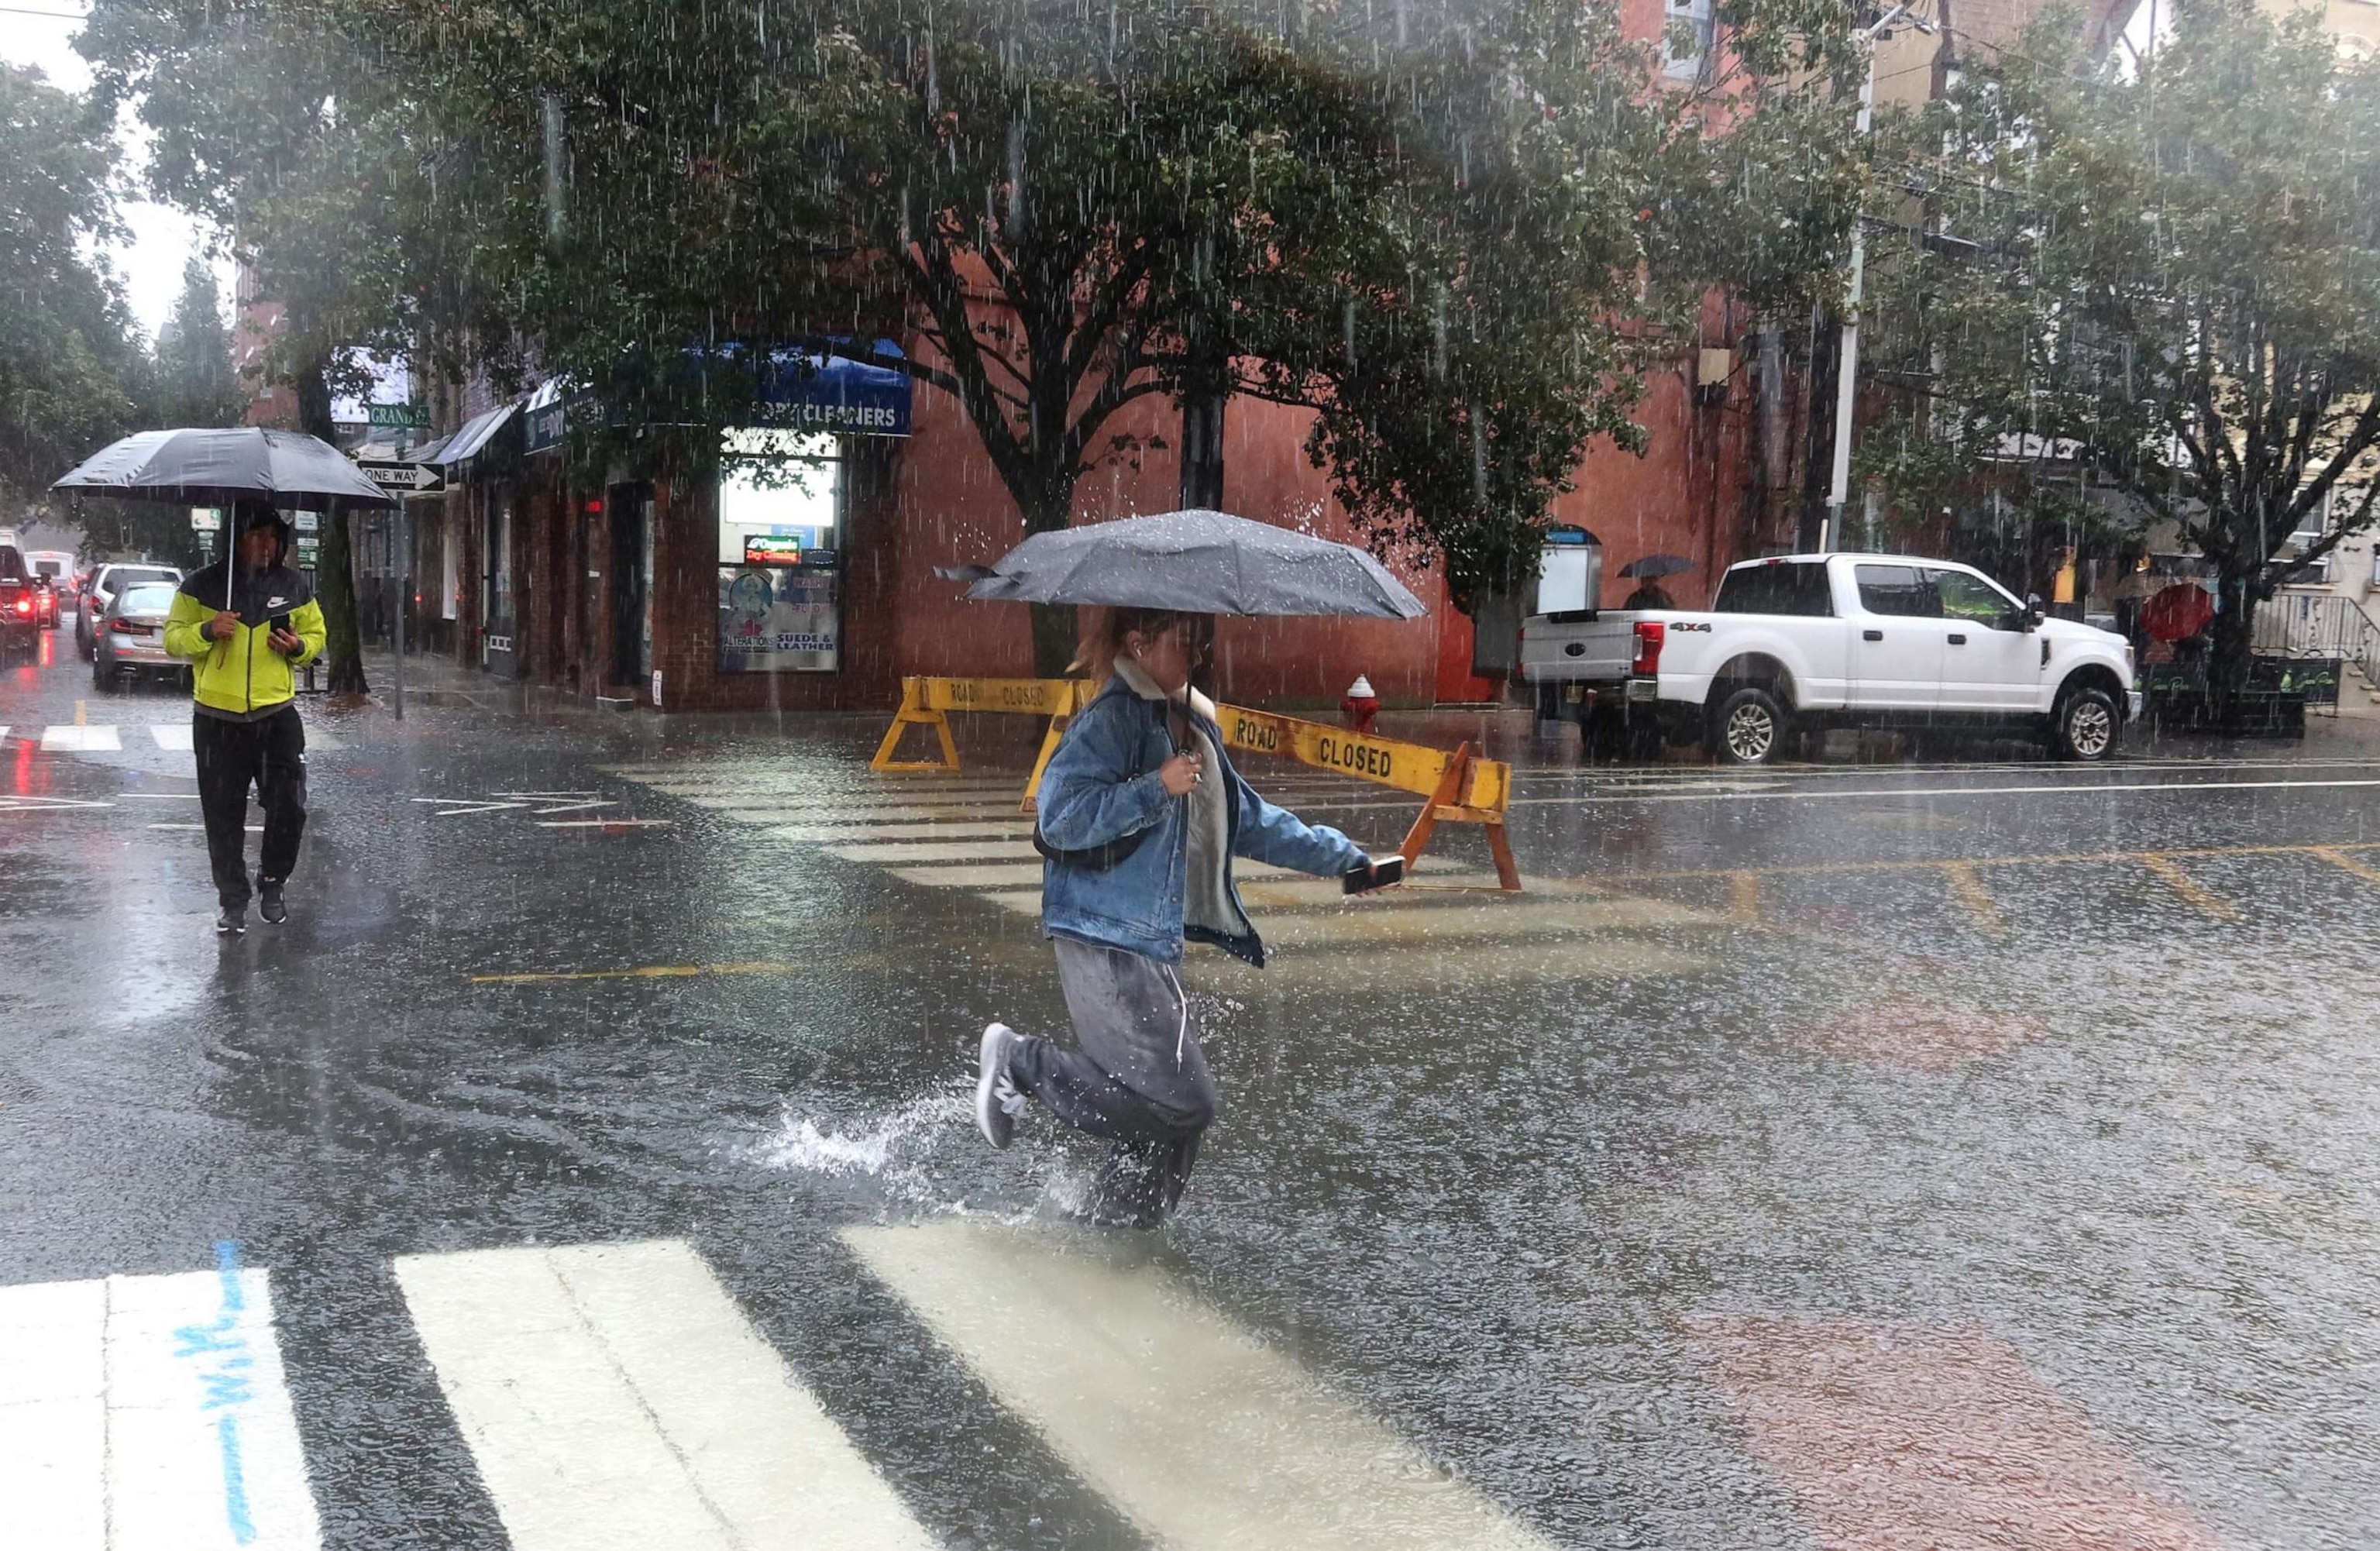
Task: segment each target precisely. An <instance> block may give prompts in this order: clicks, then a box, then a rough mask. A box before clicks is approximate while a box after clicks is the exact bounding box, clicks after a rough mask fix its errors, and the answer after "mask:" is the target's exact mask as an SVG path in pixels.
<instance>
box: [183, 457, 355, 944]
mask: <svg viewBox="0 0 2380 1551" xmlns="http://www.w3.org/2000/svg"><path fill="white" fill-rule="evenodd" d="M234 512H235V516H234V523H233V527H234V529H235V532H234V534H233V538H232V543H231V547H230V551H229V552H228V553H227V554H225V556H224V558H223V559H222V560H220V561H218V562H217V563H214V564H212V565H210V566H208V567H207V568H206V569H204V570H202V571H200V572H199V573H198V574H197V575H196V576H192V577H190V578H189V579H188V581H186V582H184V583H183V584H182V588H181V590H180V591H179V592H177V593H176V594H175V597H174V608H173V612H172V614H171V615H170V616H169V617H168V619H167V620H166V624H165V637H164V640H165V650H166V651H167V652H168V653H169V654H171V655H173V656H175V657H178V658H181V659H182V660H185V661H187V662H188V663H189V664H190V665H191V667H190V673H191V697H192V701H193V704H192V713H193V714H192V716H191V719H190V746H191V748H192V749H193V750H194V751H195V753H196V754H197V756H198V770H199V807H200V815H201V817H202V818H204V819H205V821H206V830H207V860H208V861H209V863H211V864H212V867H213V871H214V878H215V900H216V903H218V904H219V905H220V906H221V907H222V910H221V914H219V915H217V916H216V917H215V930H216V932H217V933H219V934H221V935H223V936H226V937H231V936H237V935H238V934H240V933H242V932H245V931H247V930H248V902H249V879H248V863H247V856H246V835H247V820H248V792H249V786H250V785H253V786H255V788H256V789H257V797H258V801H259V802H260V803H261V805H262V806H263V808H264V846H263V854H262V855H261V858H260V863H261V865H260V868H259V871H258V873H257V876H256V895H257V898H258V905H257V913H258V914H259V915H262V916H263V917H264V920H265V923H266V924H267V925H269V926H275V927H277V926H280V925H281V924H282V923H283V922H285V921H286V920H288V919H289V909H288V906H287V904H286V903H284V901H283V898H282V888H283V886H284V885H285V884H286V883H287V882H288V880H289V874H290V872H291V870H292V869H293V868H295V867H296V866H297V842H298V839H299V837H300V836H302V835H303V834H304V833H305V830H306V728H305V724H304V723H303V722H302V721H299V720H298V716H297V673H296V670H297V669H298V668H300V667H302V666H304V665H305V664H306V663H309V662H311V661H312V660H314V659H315V658H316V657H318V656H319V655H321V653H322V642H323V637H324V630H323V625H322V608H321V606H320V605H318V604H317V603H316V602H315V601H314V595H313V592H312V589H310V588H309V587H308V586H307V585H306V578H305V577H304V576H302V575H301V574H300V573H299V572H298V571H297V568H296V567H294V566H292V565H290V564H289V563H288V551H289V525H288V524H287V523H286V522H285V521H284V520H283V519H282V516H281V514H280V513H278V512H276V511H275V510H273V507H272V506H271V505H269V504H267V503H264V502H261V501H242V502H240V503H238V504H237V506H236V507H235V509H234Z"/></svg>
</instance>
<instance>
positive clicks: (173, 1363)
mask: <svg viewBox="0 0 2380 1551" xmlns="http://www.w3.org/2000/svg"><path fill="white" fill-rule="evenodd" d="M218 1255H219V1257H220V1259H221V1262H222V1265H221V1267H220V1269H218V1270H215V1271H197V1272H192V1273H189V1274H188V1275H184V1276H164V1277H111V1278H107V1279H106V1280H104V1281H80V1282H51V1283H46V1284H42V1285H39V1286H32V1287H12V1288H0V1500H5V1501H6V1512H7V1517H8V1521H9V1525H10V1528H11V1530H12V1531H13V1532H14V1533H12V1535H11V1537H10V1539H9V1542H8V1544H10V1545H25V1546H27V1547H29V1548H30V1547H35V1546H38V1547H41V1548H42V1551H50V1548H51V1547H58V1548H60V1551H66V1548H69V1547H71V1548H78V1551H79V1548H80V1547H85V1546H88V1547H91V1551H100V1548H101V1547H103V1546H104V1547H105V1551H216V1548H218V1547H222V1548H225V1551H230V1548H233V1547H241V1546H245V1547H249V1548H251V1551H253V1548H259V1547H261V1548H262V1551H298V1548H311V1547H318V1546H319V1545H321V1544H322V1535H321V1531H320V1529H319V1526H318V1524H317V1521H316V1518H315V1511H314V1499H313V1496H312V1495H311V1493H310V1491H309V1490H308V1488H307V1484H306V1466H305V1460H304V1457H303V1455H302V1453H301V1451H300V1448H299V1444H298V1438H297V1417H296V1415H295V1413H294V1412H292V1411H291V1409H290V1405H289V1391H288V1387H287V1385H286V1384H285V1382H284V1379H283V1376H282V1371H281V1354H280V1349H279V1347H278V1346H277V1345H276V1344H275V1342H274V1339H273V1294H272V1290H271V1286H270V1284H269V1281H268V1278H266V1276H265V1273H264V1272H262V1271H260V1270H253V1269H247V1270H244V1269H241V1268H240V1267H239V1266H238V1264H237V1254H236V1252H234V1251H233V1250H232V1249H231V1248H230V1246H224V1247H222V1248H221V1249H219V1250H218Z"/></svg>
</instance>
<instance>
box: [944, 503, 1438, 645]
mask: <svg viewBox="0 0 2380 1551" xmlns="http://www.w3.org/2000/svg"><path fill="white" fill-rule="evenodd" d="M935 575H937V576H942V577H944V578H945V579H947V580H951V581H966V582H972V583H973V584H974V585H973V586H971V587H969V588H967V596H968V597H969V598H976V599H984V600H996V601H1006V602H1014V603H1098V604H1105V605H1107V606H1109V607H1111V608H1123V609H1172V610H1176V611H1178V612H1183V613H1193V614H1263V615H1283V614H1339V615H1352V616H1355V617H1359V618H1369V619H1419V618H1420V617H1421V616H1422V615H1424V614H1426V613H1427V612H1429V611H1428V610H1427V609H1426V608H1424V607H1423V606H1422V601H1421V600H1420V599H1418V598H1415V596H1414V595H1413V592H1412V591H1411V589H1409V588H1407V587H1406V586H1405V585H1404V584H1403V582H1401V581H1399V580H1397V579H1396V577H1395V576H1391V575H1390V573H1389V570H1388V567H1386V566H1384V565H1382V564H1381V563H1379V562H1378V561H1377V560H1375V559H1373V558H1372V557H1371V556H1370V555H1369V554H1367V553H1366V552H1365V551H1363V550H1360V549H1358V548H1356V547H1355V546H1354V545H1353V544H1341V543H1337V542H1334V541H1332V540H1330V539H1317V538H1314V537H1313V536H1312V535H1310V534H1305V533H1299V532H1296V531H1295V530H1293V529H1291V528H1286V527H1274V526H1272V525H1271V524H1270V523H1261V522H1252V521H1250V520H1249V519H1248V518H1246V517H1235V516H1232V515H1229V514H1228V513H1223V512H1209V511H1201V510H1196V509H1193V510H1190V511H1184V512H1166V513H1161V514H1160V515H1156V516H1147V517H1125V518H1122V519H1120V520H1118V521H1115V522H1103V523H1092V524H1090V525H1089V526H1087V527H1069V528H1062V529H1060V530H1058V531H1057V532H1054V533H1037V534H1035V535H1033V536H1032V537H1031V538H1029V539H1026V540H1025V542H1023V543H1021V544H1019V545H1017V546H1016V548H1014V549H1013V550H1011V551H1008V552H1007V553H1006V554H1004V555H1002V556H1001V557H1000V559H998V560H996V561H994V562H993V563H991V564H990V565H988V566H983V565H958V566H941V567H937V568H936V571H935Z"/></svg>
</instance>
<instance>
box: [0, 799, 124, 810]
mask: <svg viewBox="0 0 2380 1551" xmlns="http://www.w3.org/2000/svg"><path fill="white" fill-rule="evenodd" d="M114 806H115V804H114V803H106V802H93V801H90V800H86V799H81V798H75V797H5V796H0V813H52V812H55V811H57V810H59V809H61V808H79V807H114Z"/></svg>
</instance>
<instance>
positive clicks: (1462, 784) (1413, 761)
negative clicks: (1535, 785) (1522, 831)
mask: <svg viewBox="0 0 2380 1551" xmlns="http://www.w3.org/2000/svg"><path fill="white" fill-rule="evenodd" d="M1215 712H1216V716H1217V718H1218V720H1219V721H1220V723H1221V726H1222V730H1223V742H1224V743H1225V744H1226V745H1229V746H1231V747H1232V748H1234V749H1238V750H1242V751H1245V752H1246V753H1250V754H1270V755H1276V756H1279V757H1281V758H1284V759H1294V760H1296V761H1297V762H1298V763H1299V764H1301V765H1310V766H1312V767H1314V768H1315V769H1321V770H1330V771H1332V772H1333V773H1335V774H1338V775H1344V776H1353V777H1354V778H1355V779H1356V780H1358V781H1368V782H1377V783H1378V784H1379V785H1382V786H1390V787H1394V788H1396V789H1397V790H1398V791H1400V792H1410V793H1413V794H1415V795H1416V796H1418V797H1420V798H1422V799H1423V802H1422V810H1421V816H1420V817H1419V818H1415V820H1414V822H1413V828H1412V829H1410V830H1406V831H1405V838H1404V843H1403V844H1402V845H1400V846H1398V847H1397V851H1398V854H1401V855H1402V856H1403V857H1404V859H1405V866H1408V867H1410V866H1413V865H1414V864H1415V862H1416V861H1418V860H1419V859H1420V857H1421V854H1422V849H1423V848H1424V847H1425V846H1427V845H1428V844H1429V839H1430V836H1431V835H1432V834H1433V833H1434V832H1436V830H1437V829H1438V827H1439V825H1440V824H1441V823H1455V824H1477V825H1480V826H1482V827H1483V828H1485V829H1486V830H1487V831H1488V851H1489V853H1490V854H1492V855H1494V857H1495V858H1496V880H1497V882H1499V883H1500V884H1501V885H1502V886H1503V887H1504V888H1506V889H1509V890H1512V891H1514V892H1518V891H1519V890H1520V887H1521V869H1520V868H1519V866H1516V865H1515V864H1514V862H1513V860H1512V842H1511V840H1510V839H1509V838H1508V837H1507V836H1506V834H1505V832H1504V814H1505V809H1506V808H1507V806H1509V805H1510V804H1511V802H1512V766H1510V765H1508V764H1506V763H1505V762H1504V761H1502V760H1501V759H1483V758H1481V757H1479V756H1478V755H1477V754H1476V753H1475V752H1474V750H1473V748H1472V745H1470V744H1469V743H1467V742H1466V743H1464V744H1463V745H1460V746H1459V747H1457V748H1456V749H1455V750H1454V751H1453V752H1452V753H1449V752H1448V751H1447V750H1445V749H1442V748H1431V747H1428V746H1427V745H1423V744H1409V743H1400V742H1398V741H1397V740H1395V739H1393V738H1378V737H1373V736H1372V735H1370V734H1369V733H1351V732H1349V731H1348V730H1347V729H1345V728H1343V727H1332V726H1330V725H1328V724H1327V723H1324V722H1319V721H1301V720H1299V719H1298V718H1296V717H1293V716H1281V715H1279V714H1277V713H1275V712H1272V711H1252V710H1246V709H1242V708H1240V707H1238V706H1218V707H1216V708H1215Z"/></svg>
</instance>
